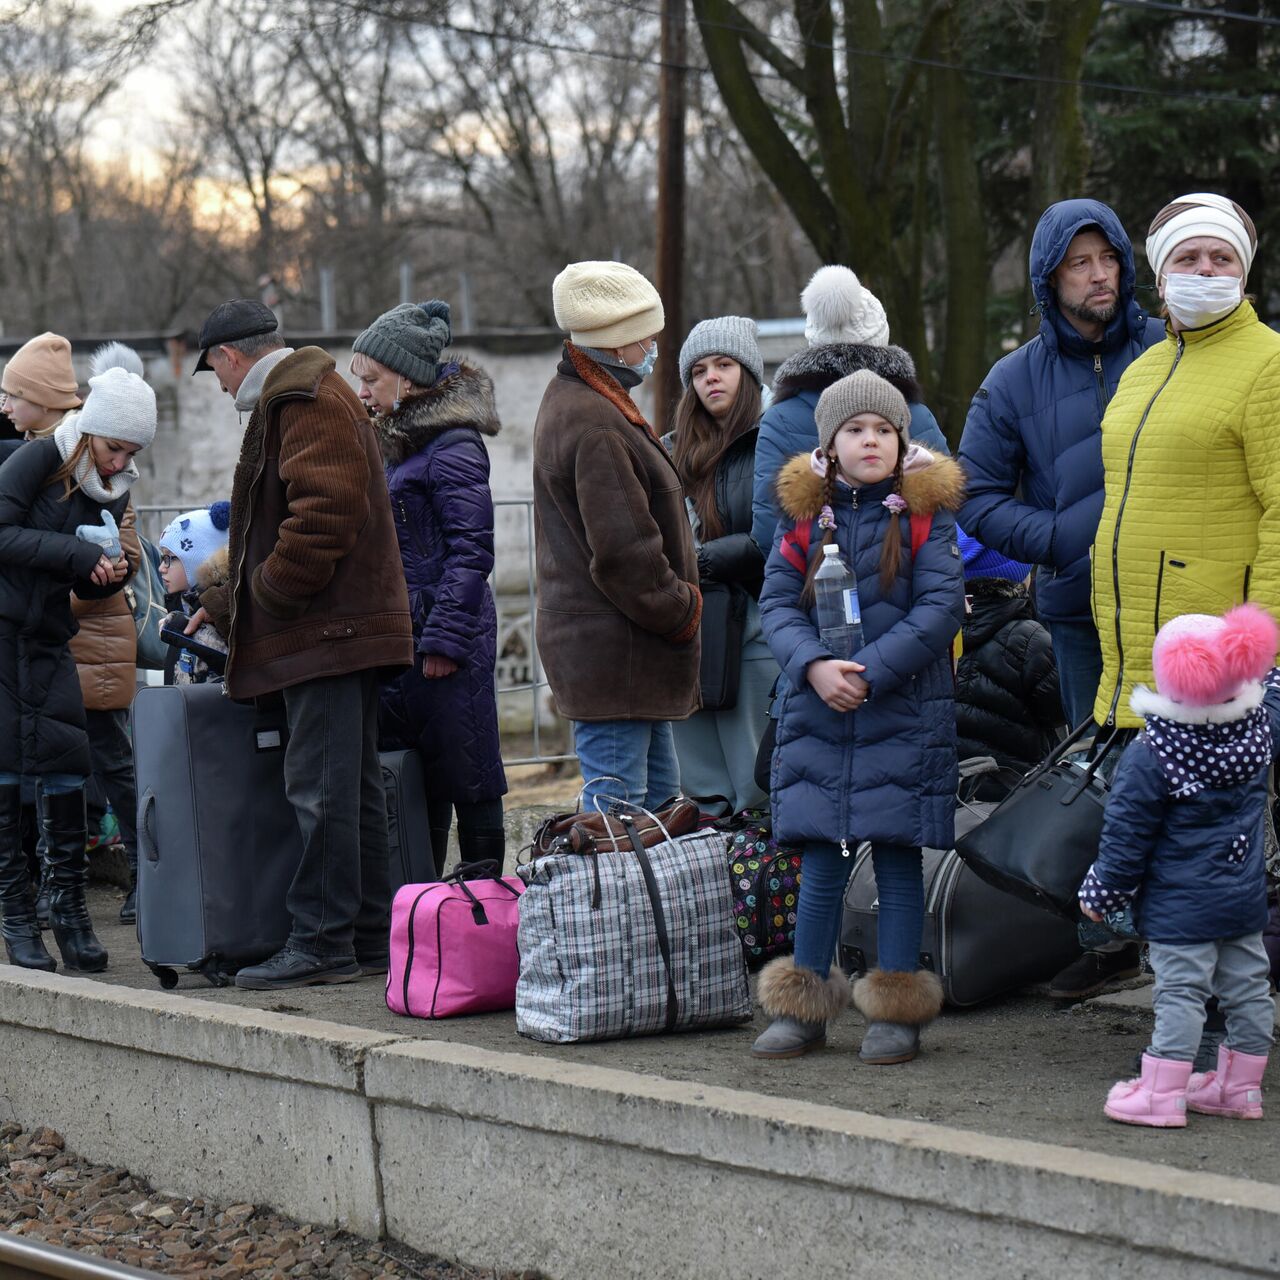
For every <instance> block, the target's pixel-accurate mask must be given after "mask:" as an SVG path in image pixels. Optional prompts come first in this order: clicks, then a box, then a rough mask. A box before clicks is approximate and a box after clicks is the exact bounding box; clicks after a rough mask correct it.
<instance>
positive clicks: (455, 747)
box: [351, 302, 507, 868]
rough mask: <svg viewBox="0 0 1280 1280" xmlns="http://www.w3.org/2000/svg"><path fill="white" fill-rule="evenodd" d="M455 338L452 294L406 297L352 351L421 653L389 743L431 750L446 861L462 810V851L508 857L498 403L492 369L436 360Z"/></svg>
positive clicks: (398, 685) (470, 857)
mask: <svg viewBox="0 0 1280 1280" xmlns="http://www.w3.org/2000/svg"><path fill="white" fill-rule="evenodd" d="M451 336H452V335H451V331H450V328H449V306H448V303H445V302H424V303H420V304H411V303H405V304H404V305H402V306H399V307H395V308H393V309H392V310H391V311H388V312H386V313H385V314H383V315H381V316H379V317H378V318H377V319H376V320H375V321H374V322H373V324H371V325H370V326H369V327H368V328H367V329H366V330H365V331H364V332H363V333H362V334H361V335H360V336H359V337H358V338H357V339H356V341H355V344H354V345H355V352H356V355H355V359H353V360H352V362H351V372H352V373H354V374H355V376H356V377H357V378H358V379H359V384H360V385H359V396H360V398H361V399H362V400H363V401H364V402H365V404H366V405H368V407H369V409H370V410H371V411H372V413H373V415H374V419H375V422H376V424H377V427H378V434H379V438H380V439H381V442H382V456H383V458H384V459H385V461H386V464H387V487H388V489H389V490H390V493H391V509H392V512H393V514H394V516H395V520H396V533H397V536H398V538H399V541H400V556H401V559H402V560H403V561H404V576H405V581H406V582H407V583H408V587H409V602H410V606H411V608H412V610H413V634H414V646H415V650H416V653H417V662H416V663H415V665H414V666H413V667H412V668H411V669H410V670H409V671H407V672H405V673H404V674H403V675H402V676H400V677H399V678H398V679H397V680H396V681H395V682H394V683H393V684H390V685H387V686H385V687H384V688H383V691H382V705H381V709H380V714H379V724H380V730H381V738H382V746H383V748H384V749H394V748H397V747H417V748H418V749H419V750H420V751H421V753H422V759H423V765H424V768H425V772H426V787H427V800H428V808H429V816H430V824H431V842H432V848H433V850H434V851H435V856H436V859H437V864H438V865H439V866H440V867H441V868H443V866H444V860H445V856H446V853H447V850H448V839H449V827H450V825H451V822H452V811H453V810H456V811H457V814H458V846H459V849H460V851H461V855H462V861H463V862H475V861H478V860H480V859H483V858H496V859H497V860H498V861H499V863H501V861H502V857H503V852H504V848H505V841H504V835H503V825H502V796H503V795H505V794H506V790H507V780H506V775H505V774H504V772H503V769H502V752H501V747H500V744H499V740H498V707H497V696H496V693H495V689H494V674H493V671H494V662H495V660H496V656H497V640H498V621H497V614H496V612H495V610H494V604H493V595H492V593H491V592H490V590H489V574H490V573H491V572H492V571H493V495H492V493H491V492H490V490H489V455H488V452H487V451H486V449H485V446H484V437H485V436H487V435H488V436H492V435H497V433H498V415H497V412H496V410H495V407H494V400H493V383H492V381H491V380H490V378H489V375H488V374H486V373H485V372H484V371H483V370H482V369H478V368H476V367H474V366H473V365H469V364H466V363H456V362H452V361H450V362H447V363H446V362H443V361H442V360H441V358H440V356H441V352H442V351H443V350H444V348H445V346H447V345H448V342H449V340H450V337H451Z"/></svg>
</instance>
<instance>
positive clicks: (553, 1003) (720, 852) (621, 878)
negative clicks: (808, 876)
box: [516, 819, 751, 1044]
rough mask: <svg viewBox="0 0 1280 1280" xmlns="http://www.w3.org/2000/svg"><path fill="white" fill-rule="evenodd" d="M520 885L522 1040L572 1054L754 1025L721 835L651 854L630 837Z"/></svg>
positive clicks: (543, 867)
mask: <svg viewBox="0 0 1280 1280" xmlns="http://www.w3.org/2000/svg"><path fill="white" fill-rule="evenodd" d="M625 823H626V820H625V819H624V824H625ZM517 874H518V875H519V876H520V878H521V879H522V880H523V881H524V882H525V885H526V886H527V888H526V890H525V893H524V896H523V897H522V898H521V899H520V930H519V934H518V940H519V946H520V979H519V981H518V982H517V984H516V1029H517V1030H518V1031H519V1032H520V1033H521V1035H526V1036H529V1037H530V1038H531V1039H534V1040H546V1041H551V1042H554V1043H559V1044H567V1043H570V1042H572V1041H576V1040H615V1039H619V1038H621V1037H624V1036H643V1035H653V1034H656V1033H661V1032H669V1031H692V1030H694V1029H697V1028H702V1027H723V1026H730V1025H734V1024H736V1023H741V1022H747V1021H749V1020H750V1018H751V996H750V993H749V991H748V988H747V970H746V965H745V963H744V961H743V954H742V944H741V943H740V942H739V941H738V932H737V929H736V927H735V925H734V918H733V900H732V896H731V894H730V891H729V889H730V887H729V883H728V880H727V878H726V876H725V873H724V836H723V835H722V834H721V833H720V832H718V831H699V832H695V833H694V834H692V835H687V836H681V837H679V838H677V839H674V840H665V841H663V842H662V843H661V844H658V845H654V846H653V847H652V848H649V849H645V848H644V847H643V845H639V843H638V842H636V844H634V845H633V844H632V843H631V842H630V841H629V840H627V839H625V838H624V839H623V840H622V841H620V847H619V849H618V850H617V851H614V850H606V851H605V852H603V853H598V854H594V855H587V856H583V855H581V854H574V853H557V854H551V855H549V856H547V857H542V858H536V859H534V860H533V861H532V862H530V863H528V864H527V865H526V866H523V867H519V868H517Z"/></svg>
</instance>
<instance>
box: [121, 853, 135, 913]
mask: <svg viewBox="0 0 1280 1280" xmlns="http://www.w3.org/2000/svg"><path fill="white" fill-rule="evenodd" d="M124 852H125V857H126V858H128V860H129V892H128V893H126V894H125V895H124V902H123V903H121V905H120V923H121V924H135V923H136V922H137V919H138V847H137V845H136V844H133V845H130V844H128V843H127V842H126V844H125V847H124Z"/></svg>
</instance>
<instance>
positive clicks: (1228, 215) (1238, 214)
mask: <svg viewBox="0 0 1280 1280" xmlns="http://www.w3.org/2000/svg"><path fill="white" fill-rule="evenodd" d="M1196 236H1213V237H1214V238H1215V239H1217V240H1225V241H1226V242H1227V243H1228V244H1229V245H1230V246H1231V247H1232V248H1233V249H1234V250H1235V251H1236V254H1237V255H1238V256H1239V258H1240V261H1241V262H1242V263H1243V264H1244V273H1245V275H1246V276H1247V275H1248V274H1249V268H1250V267H1251V266H1252V265H1253V255H1254V253H1255V252H1256V251H1257V248H1258V232H1257V230H1256V228H1255V227H1254V225H1253V219H1252V218H1250V217H1249V215H1248V214H1247V213H1245V211H1244V210H1243V209H1242V208H1241V207H1240V206H1239V205H1238V204H1236V202H1235V201H1234V200H1231V199H1229V198H1228V197H1226V196H1220V195H1215V194H1214V193H1213V192H1212V191H1193V192H1192V193H1191V194H1190V195H1185V196H1179V197H1178V198H1177V199H1176V200H1171V201H1170V202H1169V203H1168V204H1167V205H1165V207H1164V208H1163V209H1161V210H1160V212H1159V213H1157V214H1156V216H1155V217H1154V218H1152V220H1151V227H1150V228H1149V230H1148V231H1147V262H1148V264H1149V265H1150V267H1151V270H1152V271H1154V272H1155V273H1156V276H1157V278H1159V276H1160V275H1161V274H1162V272H1163V270H1164V264H1165V262H1166V261H1167V259H1168V257H1169V255H1170V254H1171V253H1172V252H1173V251H1174V250H1175V249H1176V248H1177V247H1178V246H1179V245H1180V244H1181V243H1182V242H1183V241H1184V240H1192V239H1194V238H1195V237H1196Z"/></svg>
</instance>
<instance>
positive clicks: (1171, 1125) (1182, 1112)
mask: <svg viewBox="0 0 1280 1280" xmlns="http://www.w3.org/2000/svg"><path fill="white" fill-rule="evenodd" d="M1190 1076H1191V1063H1189V1062H1171V1061H1169V1059H1168V1058H1153V1057H1152V1056H1151V1055H1150V1054H1149V1053H1144V1054H1143V1055H1142V1075H1141V1076H1139V1077H1138V1079H1136V1080H1121V1081H1119V1083H1117V1084H1113V1085H1112V1086H1111V1092H1110V1093H1109V1094H1107V1102H1106V1105H1105V1106H1104V1107H1103V1108H1102V1110H1103V1111H1104V1112H1105V1113H1106V1115H1107V1116H1108V1118H1109V1119H1112V1120H1119V1121H1120V1123H1121V1124H1146V1125H1151V1126H1152V1127H1153V1128H1156V1129H1185V1128H1186V1126H1187V1081H1188V1079H1189V1078H1190Z"/></svg>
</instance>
